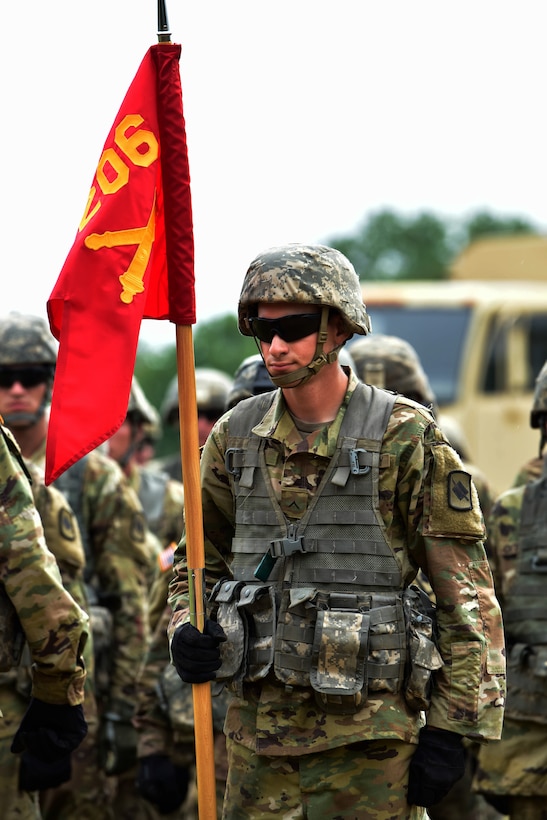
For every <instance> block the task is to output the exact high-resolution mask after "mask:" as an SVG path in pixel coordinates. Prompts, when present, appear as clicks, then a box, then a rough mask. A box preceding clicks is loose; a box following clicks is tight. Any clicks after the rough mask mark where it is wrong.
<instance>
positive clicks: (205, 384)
mask: <svg viewBox="0 0 547 820" xmlns="http://www.w3.org/2000/svg"><path fill="white" fill-rule="evenodd" d="M195 373H196V404H197V411H198V440H199V446H200V447H202V446H203V445H204V444H205V441H206V439H207V436H208V435H209V433H210V431H211V428H212V426H213V424H214V423H215V421H216V420H217V419H218V418H219V416H221V415H222V413H223V412H224V408H225V406H226V399H227V397H228V392H229V390H230V388H231V386H232V379H230V377H229V376H228V375H227V374H226V373H223V372H222V370H215V369H214V368H212V367H197V368H196V371H195ZM178 391H179V386H178V376H175V377H174V379H172V381H171V382H170V384H169V387H168V388H167V391H166V393H165V398H164V400H163V402H162V405H161V408H160V415H161V419H162V421H163V423H164V424H167V425H169V426H171V427H176V428H177V430H178V429H179V392H178ZM158 466H159V467H160V468H161V469H162V470H163V471H164V472H166V473H168V474H169V475H170V476H171V478H176V479H177V480H178V481H180V480H181V475H182V465H181V457H180V451H179V452H178V453H176V454H175V455H173V456H168V457H167V458H164V459H161V460H159V461H158Z"/></svg>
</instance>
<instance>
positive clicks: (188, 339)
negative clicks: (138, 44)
mask: <svg viewBox="0 0 547 820" xmlns="http://www.w3.org/2000/svg"><path fill="white" fill-rule="evenodd" d="M158 42H159V43H170V42H171V32H170V31H169V24H168V22H167V11H166V8H165V0H158ZM176 345H177V348H176V350H177V375H178V391H179V428H180V451H181V460H182V478H183V481H184V518H185V530H186V561H187V567H188V584H189V593H190V620H191V623H192V624H193V625H194V626H195V627H196V628H197V629H199V630H200V631H201V632H203V627H204V621H205V549H204V543H203V516H202V510H201V481H200V471H199V435H198V419H197V399H196V375H195V365H194V342H193V337H192V325H176ZM192 697H193V704H194V742H195V754H196V778H197V789H198V814H199V818H200V820H216V817H217V810H216V778H215V757H214V737H213V709H212V703H211V684H210V683H208V682H207V683H196V684H193V685H192Z"/></svg>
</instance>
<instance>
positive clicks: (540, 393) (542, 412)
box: [530, 362, 547, 429]
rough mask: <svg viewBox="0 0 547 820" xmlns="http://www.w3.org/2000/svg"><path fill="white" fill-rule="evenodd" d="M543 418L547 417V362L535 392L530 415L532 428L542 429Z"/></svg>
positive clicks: (538, 378) (537, 381) (540, 372)
mask: <svg viewBox="0 0 547 820" xmlns="http://www.w3.org/2000/svg"><path fill="white" fill-rule="evenodd" d="M541 416H547V362H545V364H544V365H543V367H542V368H541V370H540V371H539V375H538V377H537V379H536V388H535V390H534V402H533V404H532V411H531V413H530V426H531V427H533V428H534V429H537V428H538V427H541Z"/></svg>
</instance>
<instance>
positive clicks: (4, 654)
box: [0, 583, 26, 672]
mask: <svg viewBox="0 0 547 820" xmlns="http://www.w3.org/2000/svg"><path fill="white" fill-rule="evenodd" d="M25 641H26V637H25V633H24V631H23V627H22V626H21V622H20V620H19V616H18V615H17V612H16V611H15V607H14V606H13V604H12V602H11V600H10V598H9V596H8V593H7V592H6V589H5V587H4V584H1V583H0V672H8V671H9V670H10V669H11V668H12V667H14V666H18V665H19V663H20V661H21V655H22V653H23V647H24V645H25Z"/></svg>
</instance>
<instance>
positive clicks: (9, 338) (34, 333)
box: [0, 313, 57, 372]
mask: <svg viewBox="0 0 547 820" xmlns="http://www.w3.org/2000/svg"><path fill="white" fill-rule="evenodd" d="M56 361H57V342H56V341H55V338H54V337H53V335H52V333H51V331H50V329H49V327H48V324H47V322H46V321H45V319H42V318H41V317H40V316H29V315H24V314H22V313H10V314H8V316H4V317H2V318H0V365H22V364H49V365H52V372H53V366H54V365H55V362H56Z"/></svg>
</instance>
